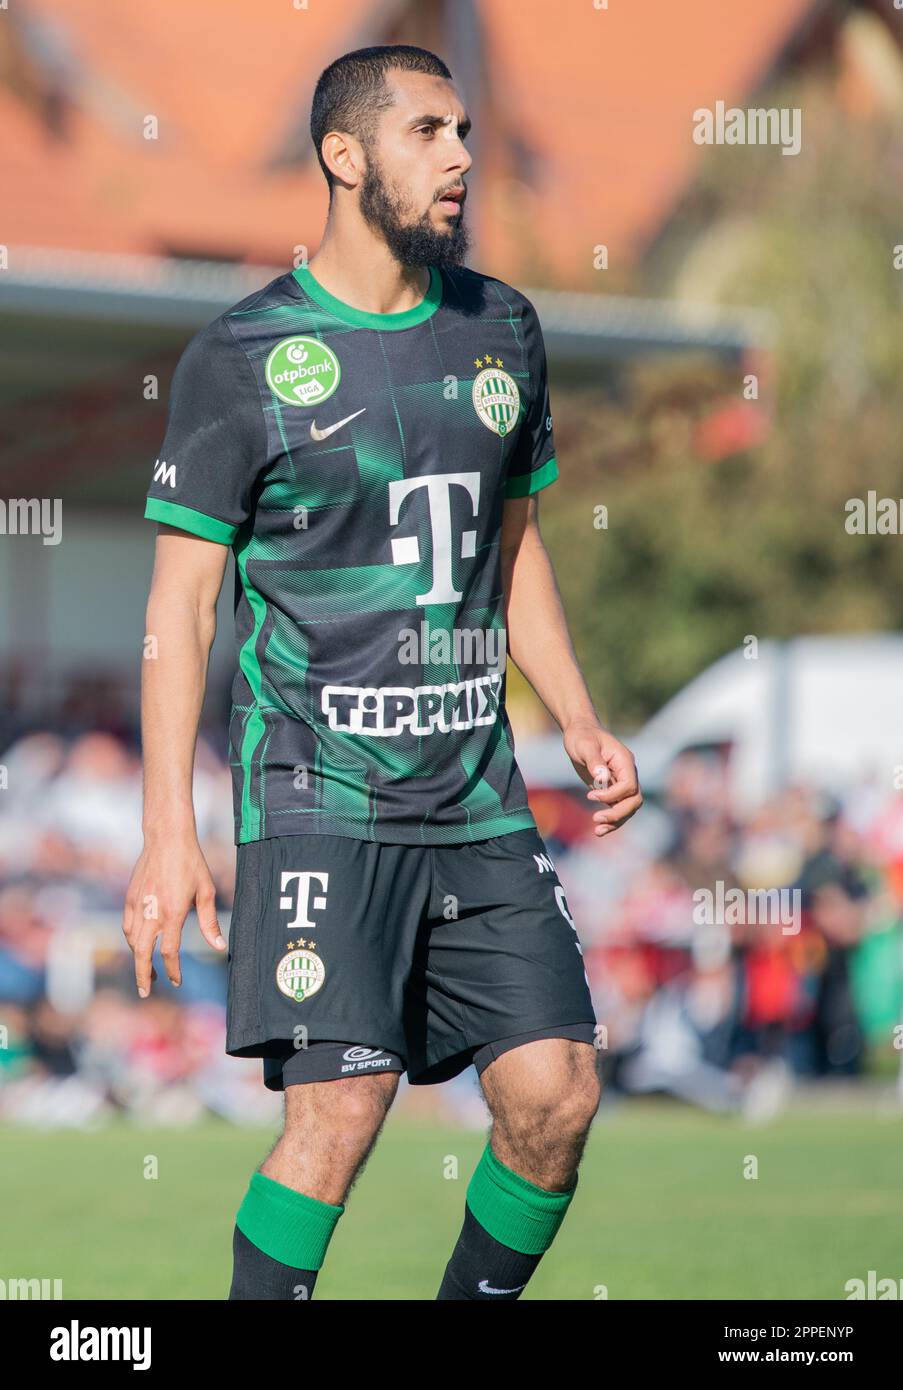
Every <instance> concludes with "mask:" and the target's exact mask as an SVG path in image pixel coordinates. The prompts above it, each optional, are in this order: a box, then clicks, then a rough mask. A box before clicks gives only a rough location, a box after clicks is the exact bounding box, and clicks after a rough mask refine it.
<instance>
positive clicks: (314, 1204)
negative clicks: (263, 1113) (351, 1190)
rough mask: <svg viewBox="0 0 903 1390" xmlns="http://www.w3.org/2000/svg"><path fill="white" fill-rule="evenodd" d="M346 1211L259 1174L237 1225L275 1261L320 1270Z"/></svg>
mask: <svg viewBox="0 0 903 1390" xmlns="http://www.w3.org/2000/svg"><path fill="white" fill-rule="evenodd" d="M344 1210H345V1207H344V1205H342V1206H338V1207H334V1206H332V1205H331V1204H330V1203H329V1202H320V1201H318V1200H317V1198H316V1197H308V1196H307V1194H306V1193H304V1192H296V1191H295V1190H294V1188H292V1187H286V1186H285V1184H284V1183H281V1182H276V1180H275V1178H268V1177H267V1175H266V1173H255V1174H254V1176H253V1177H252V1179H251V1182H250V1184H249V1186H248V1190H247V1192H246V1193H245V1196H244V1200H243V1201H242V1204H241V1206H240V1207H239V1209H238V1214H237V1216H236V1218H235V1224H236V1226H237V1227H238V1229H239V1230H240V1231H241V1232H242V1234H243V1235H246V1236H247V1238H248V1240H249V1241H250V1242H251V1244H252V1245H256V1246H257V1249H258V1250H262V1251H263V1253H264V1254H265V1255H269V1257H270V1259H271V1260H278V1261H279V1263H280V1264H283V1265H289V1267H290V1268H291V1269H319V1268H320V1267H321V1265H322V1264H323V1261H324V1259H325V1258H326V1249H327V1246H328V1245H329V1242H330V1240H331V1239H332V1233H333V1231H334V1230H335V1228H336V1223H337V1222H338V1219H339V1217H340V1216H341V1215H342V1212H343V1211H344Z"/></svg>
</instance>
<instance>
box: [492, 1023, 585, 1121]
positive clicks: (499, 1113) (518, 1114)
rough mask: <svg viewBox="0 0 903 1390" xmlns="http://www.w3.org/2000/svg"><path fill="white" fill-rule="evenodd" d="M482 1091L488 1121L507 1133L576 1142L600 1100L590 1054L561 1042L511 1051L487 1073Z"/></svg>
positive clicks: (555, 1040) (580, 1045)
mask: <svg viewBox="0 0 903 1390" xmlns="http://www.w3.org/2000/svg"><path fill="white" fill-rule="evenodd" d="M518 1054H520V1055H518ZM506 1059H507V1065H504V1064H505V1063H506ZM483 1091H484V1094H485V1096H486V1100H487V1103H488V1105H489V1108H490V1110H491V1112H492V1115H493V1118H494V1119H495V1120H497V1121H499V1122H500V1123H502V1124H504V1126H505V1128H506V1129H508V1130H509V1131H510V1132H517V1131H520V1132H522V1133H523V1134H524V1135H529V1134H531V1133H533V1134H540V1135H542V1136H543V1138H544V1139H545V1140H546V1141H547V1140H548V1138H549V1137H550V1136H557V1137H560V1138H561V1139H562V1140H564V1141H569V1140H576V1139H579V1138H580V1137H581V1136H582V1135H584V1134H585V1133H586V1131H587V1130H588V1129H589V1127H590V1125H591V1124H592V1121H593V1117H594V1116H595V1114H596V1111H597V1110H598V1108H599V1100H600V1098H601V1081H600V1078H599V1070H598V1066H597V1055H596V1051H595V1048H593V1047H592V1046H591V1045H590V1044H588V1043H578V1042H571V1041H569V1040H567V1039H563V1038H549V1039H542V1040H541V1041H539V1042H535V1043H527V1044H524V1045H523V1046H522V1047H520V1048H513V1049H512V1050H511V1052H507V1053H503V1054H502V1056H501V1057H499V1058H497V1059H496V1061H495V1062H493V1063H492V1064H491V1066H490V1067H487V1069H486V1071H485V1072H484V1074H483Z"/></svg>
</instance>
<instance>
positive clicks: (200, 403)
mask: <svg viewBox="0 0 903 1390" xmlns="http://www.w3.org/2000/svg"><path fill="white" fill-rule="evenodd" d="M266 456H267V429H266V420H265V419H264V415H263V405H262V402H261V399H260V391H259V389H258V386H257V380H256V377H255V375H254V368H253V367H252V365H251V363H250V362H249V360H248V358H247V356H246V354H245V351H244V348H243V347H242V346H241V344H240V343H239V342H238V341H237V339H236V338H235V337H234V335H233V333H232V330H231V329H230V327H229V325H228V323H227V322H226V321H225V319H223V318H220V319H214V321H213V323H211V324H208V325H207V327H206V328H202V329H201V330H200V332H198V333H196V334H195V336H194V337H193V338H192V339H191V341H190V342H189V344H188V346H187V347H186V348H185V350H184V352H183V353H182V356H181V357H180V358H179V361H178V363H177V364H176V370H175V372H174V373H173V379H172V386H171V388H170V393H169V408H168V411H167V416H166V433H165V435H164V438H163V445H162V448H161V449H160V454H159V457H158V458H157V460H156V463H155V464H154V475H153V479H152V481H151V485H150V487H149V489H148V493H147V505H146V507H145V511H144V515H145V517H147V518H148V519H149V520H151V521H162V522H165V523H166V524H167V525H169V526H177V527H179V529H180V530H182V531H191V532H192V533H193V534H194V535H196V536H203V537H204V538H205V539H206V540H209V541H220V542H222V544H223V545H231V544H232V542H233V540H234V539H235V537H236V535H237V534H238V529H239V527H240V526H241V524H242V522H243V521H245V520H246V519H247V517H248V516H249V515H250V513H251V509H252V493H253V488H254V483H255V481H256V479H257V476H258V474H259V473H260V471H261V470H262V468H263V467H264V465H265V463H266Z"/></svg>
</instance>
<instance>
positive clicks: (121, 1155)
mask: <svg viewBox="0 0 903 1390" xmlns="http://www.w3.org/2000/svg"><path fill="white" fill-rule="evenodd" d="M901 1126H903V1120H901V1119H900V1118H896V1119H894V1118H884V1119H882V1118H879V1117H878V1116H876V1115H875V1114H874V1113H869V1112H868V1111H866V1110H863V1109H861V1108H857V1109H856V1110H852V1109H851V1110H848V1111H845V1112H834V1113H827V1114H825V1113H820V1112H816V1113H810V1114H800V1113H796V1114H792V1115H789V1116H786V1117H784V1118H782V1119H781V1120H779V1121H778V1122H777V1123H775V1124H774V1125H772V1126H769V1127H766V1128H761V1129H751V1128H749V1127H747V1126H746V1125H744V1124H743V1123H742V1122H741V1121H738V1120H725V1119H718V1118H714V1117H711V1116H706V1115H701V1114H698V1113H696V1112H694V1111H690V1110H688V1109H683V1108H681V1107H679V1106H676V1105H672V1104H667V1103H663V1104H655V1103H644V1104H635V1105H631V1106H623V1107H621V1108H617V1109H612V1110H609V1111H603V1112H602V1114H601V1115H600V1117H599V1119H598V1120H597V1122H596V1124H595V1125H594V1127H593V1131H592V1135H591V1138H590V1141H589V1144H588V1146H587V1152H586V1156H585V1159H584V1163H583V1167H582V1169H581V1175H580V1184H579V1187H578V1190H577V1195H576V1197H575V1198H574V1202H573V1205H572V1207H571V1209H570V1212H569V1214H568V1218H567V1220H566V1221H565V1223H564V1225H563V1226H562V1229H561V1231H560V1233H559V1236H558V1238H557V1240H556V1242H555V1245H554V1247H553V1249H552V1251H551V1252H550V1253H549V1254H548V1255H547V1256H546V1258H545V1260H544V1261H543V1263H542V1264H541V1265H540V1267H539V1270H538V1271H537V1273H536V1275H535V1276H534V1278H533V1280H532V1282H531V1284H530V1286H529V1288H528V1290H527V1292H526V1294H525V1295H524V1297H525V1298H534V1299H592V1298H593V1297H594V1296H595V1295H594V1290H595V1289H596V1287H597V1286H599V1285H606V1286H607V1288H608V1296H609V1297H610V1298H615V1299H624V1298H660V1299H690V1298H703V1299H708V1298H753V1299H773V1298H791V1299H796V1298H821V1299H837V1298H841V1299H842V1298H843V1297H844V1296H845V1290H844V1284H845V1282H846V1280H847V1279H850V1278H856V1277H859V1278H863V1279H864V1278H865V1277H866V1275H867V1272H868V1270H869V1269H874V1270H877V1272H878V1277H879V1278H883V1277H884V1278H886V1277H889V1278H894V1279H900V1278H901V1277H903V1182H901V1176H903V1160H901ZM274 1137H275V1136H274V1134H271V1133H269V1132H267V1131H261V1130H253V1131H248V1130H240V1129H234V1128H232V1127H230V1126H228V1125H225V1124H221V1123H218V1122H215V1121H211V1122H209V1123H206V1124H204V1125H202V1126H199V1127H197V1128H193V1129H190V1130H186V1131H178V1130H172V1129H164V1130H149V1129H139V1128H136V1127H134V1126H131V1125H128V1124H125V1123H119V1124H116V1125H114V1126H111V1127H109V1128H106V1129H103V1130H100V1131H97V1132H95V1133H88V1134H82V1133H74V1132H71V1131H56V1132H51V1133H43V1134H42V1133H36V1132H34V1131H31V1130H24V1129H16V1128H0V1154H2V1158H0V1176H2V1193H3V1197H2V1202H0V1233H2V1235H0V1266H2V1267H0V1278H3V1279H9V1278H13V1277H27V1276H34V1277H42V1276H43V1277H47V1278H62V1280H63V1294H64V1297H66V1298H124V1299H139V1298H150V1299H183V1298H202V1299H223V1298H225V1296H226V1293H227V1291H228V1285H229V1277H230V1265H231V1236H232V1225H233V1219H234V1214H235V1210H236V1207H237V1206H238V1203H239V1202H240V1200H241V1198H242V1195H243V1193H244V1190H245V1187H246V1186H247V1181H248V1178H249V1176H250V1174H251V1172H252V1171H253V1170H254V1168H255V1167H256V1165H257V1164H258V1162H260V1160H261V1159H262V1158H263V1156H264V1154H265V1153H266V1152H267V1151H268V1149H269V1147H270V1144H271V1142H272V1139H273V1138H274ZM482 1144H483V1138H482V1135H481V1134H480V1133H476V1132H473V1131H460V1130H452V1129H440V1128H436V1127H434V1126H427V1125H423V1124H421V1123H417V1122H415V1121H414V1120H412V1119H410V1118H406V1117H405V1116H404V1115H403V1114H397V1115H390V1117H389V1120H388V1122H387V1125H386V1128H385V1130H384V1133H383V1136H382V1139H381V1141H380V1144H379V1145H378V1147H377V1149H376V1151H375V1153H374V1154H373V1156H372V1158H371V1160H370V1163H369V1164H368V1166H367V1169H366V1171H365V1173H364V1174H363V1176H362V1178H361V1179H360V1182H359V1183H358V1185H357V1187H356V1188H355V1190H354V1192H353V1193H352V1196H351V1199H350V1202H349V1205H348V1209H347V1211H346V1212H345V1215H344V1216H343V1217H342V1220H341V1221H340V1223H339V1226H338V1229H337V1231H336V1235H335V1237H334V1240H333V1243H332V1246H331V1247H330V1252H329V1257H328V1259H327V1263H326V1265H325V1267H324V1269H323V1272H322V1273H321V1275H320V1279H319V1281H318V1284H317V1293H316V1297H317V1298H322V1299H373V1300H382V1299H412V1298H413V1299H432V1298H434V1297H435V1292H436V1289H437V1287H438V1283H439V1280H440V1278H441V1274H442V1270H443V1269H444V1266H445V1263H446V1261H447V1259H448V1255H449V1253H450V1251H451V1248H452V1245H453V1243H454V1241H455V1238H456V1236H457V1232H458V1228H459V1226H460V1221H461V1215H462V1208H463V1202H464V1191H465V1188H466V1185H467V1179H468V1177H469V1175H470V1172H471V1170H472V1168H473V1166H474V1164H475V1163H476V1161H477V1158H478V1157H479V1154H480V1151H481V1149H482ZM746 1155H754V1156H755V1157H756V1158H757V1159H758V1171H759V1176H758V1178H757V1179H756V1180H755V1181H750V1180H746V1179H744V1177H743V1167H744V1162H745V1158H746ZM148 1156H151V1157H152V1158H154V1159H156V1161H157V1163H158V1171H159V1177H158V1178H156V1179H154V1180H148V1179H147V1178H145V1177H144V1176H143V1173H144V1168H145V1164H146V1162H147V1161H148ZM450 1158H451V1159H456V1160H457V1163H458V1169H459V1174H460V1176H459V1177H458V1178H457V1179H451V1180H450V1179H448V1178H446V1177H444V1176H443V1172H444V1170H445V1169H446V1168H447V1166H448V1162H449V1159H450Z"/></svg>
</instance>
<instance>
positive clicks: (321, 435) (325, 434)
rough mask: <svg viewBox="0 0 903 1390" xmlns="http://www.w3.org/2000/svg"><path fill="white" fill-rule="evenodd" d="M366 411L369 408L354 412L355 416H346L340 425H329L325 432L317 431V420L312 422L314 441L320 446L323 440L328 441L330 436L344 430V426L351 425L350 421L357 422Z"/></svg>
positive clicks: (311, 430) (311, 434) (311, 433)
mask: <svg viewBox="0 0 903 1390" xmlns="http://www.w3.org/2000/svg"><path fill="white" fill-rule="evenodd" d="M366 409H367V407H366V406H364V409H363V410H356V411H355V412H354V414H353V415H346V416H345V418H344V420H340V421H339V423H338V424H337V425H329V426H327V428H326V429H325V430H318V429H317V422H316V420H311V422H310V437H311V439H313V440H314V441H315V442H316V443H317V444H319V442H320V440H321V439H328V438H329V436H330V435H331V434H335V432H336V430H340V429H341V428H342V426H343V425H347V424H348V423H349V421H351V420H356V419H357V417H358V416H359V415H363V413H364V410H366Z"/></svg>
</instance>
